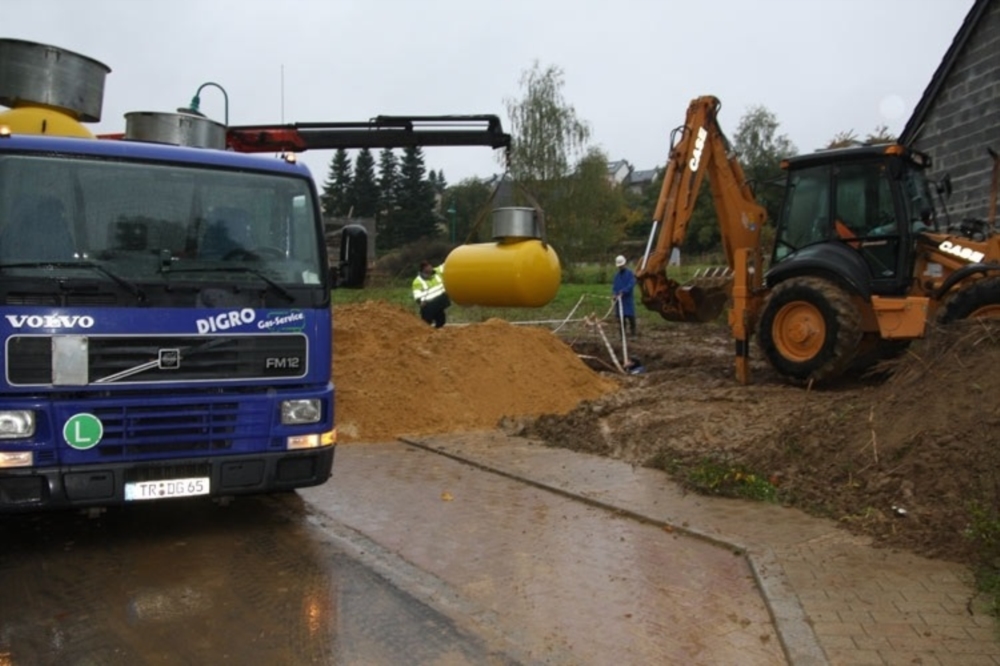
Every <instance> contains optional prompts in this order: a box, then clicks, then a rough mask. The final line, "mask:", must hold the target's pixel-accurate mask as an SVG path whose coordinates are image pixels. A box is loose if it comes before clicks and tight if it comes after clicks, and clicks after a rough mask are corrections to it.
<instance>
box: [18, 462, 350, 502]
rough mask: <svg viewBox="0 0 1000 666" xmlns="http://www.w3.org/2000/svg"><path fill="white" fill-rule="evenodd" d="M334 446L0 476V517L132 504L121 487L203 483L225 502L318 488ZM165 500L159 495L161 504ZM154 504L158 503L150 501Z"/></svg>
mask: <svg viewBox="0 0 1000 666" xmlns="http://www.w3.org/2000/svg"><path fill="white" fill-rule="evenodd" d="M334 448H335V447H334V446H326V447H323V448H319V449H309V450H302V451H289V452H285V451H281V452H274V453H258V454H250V455H233V456H225V457H215V458H186V459H178V460H165V461H160V462H150V461H146V462H142V463H113V464H107V465H86V466H74V467H42V468H30V469H23V470H21V469H8V470H4V471H3V472H2V473H0V513H14V512H27V511H38V510H42V509H66V508H88V507H101V506H114V505H124V504H130V503H132V501H133V499H131V498H128V497H127V493H126V485H127V484H137V483H146V484H148V483H149V482H157V481H163V482H165V483H166V484H167V485H169V482H170V481H172V480H176V479H201V480H204V479H207V480H208V484H207V485H208V489H207V492H204V493H200V494H201V495H203V496H207V497H230V496H234V495H250V494H260V493H268V492H274V491H285V490H293V489H295V488H305V487H308V486H317V485H320V484H322V483H324V482H325V481H326V480H327V479H329V478H330V474H331V472H332V470H333V454H334ZM170 496H171V495H170V494H164V495H162V497H163V498H164V499H166V498H169V497H170ZM150 499H152V500H153V501H158V500H159V499H160V497H150Z"/></svg>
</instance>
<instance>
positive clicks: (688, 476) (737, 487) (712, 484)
mask: <svg viewBox="0 0 1000 666" xmlns="http://www.w3.org/2000/svg"><path fill="white" fill-rule="evenodd" d="M684 480H685V481H686V483H688V484H689V485H690V486H692V487H693V488H694V489H695V490H697V491H699V492H702V493H705V494H708V495H720V496H722V497H736V498H740V499H751V500H757V501H760V502H774V501H777V496H778V489H777V488H776V487H775V486H774V485H773V484H772V483H771V482H770V481H768V480H767V478H766V477H764V476H762V475H760V474H756V473H754V472H752V471H751V470H749V469H747V468H746V467H744V466H742V465H731V464H726V463H721V462H719V461H715V460H703V461H702V462H701V463H699V464H698V465H695V466H694V467H692V468H691V469H689V470H687V471H686V472H685V474H684Z"/></svg>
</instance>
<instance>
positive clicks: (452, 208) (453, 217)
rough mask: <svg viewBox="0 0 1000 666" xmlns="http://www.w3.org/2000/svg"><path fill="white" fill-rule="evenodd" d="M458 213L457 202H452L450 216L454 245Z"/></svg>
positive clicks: (449, 208) (449, 210)
mask: <svg viewBox="0 0 1000 666" xmlns="http://www.w3.org/2000/svg"><path fill="white" fill-rule="evenodd" d="M456 213H458V211H457V210H455V202H452V203H451V205H449V206H448V214H449V215H451V244H452V245H454V244H455V214H456Z"/></svg>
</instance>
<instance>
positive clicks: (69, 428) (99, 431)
mask: <svg viewBox="0 0 1000 666" xmlns="http://www.w3.org/2000/svg"><path fill="white" fill-rule="evenodd" d="M102 437H104V424H102V423H101V420H100V419H99V418H97V417H96V416H94V415H93V414H74V415H73V416H71V417H70V418H69V420H67V421H66V425H64V426H63V439H65V440H66V443H67V444H69V445H70V446H72V447H73V448H74V449H79V450H80V451H86V450H87V449H92V448H94V447H95V446H97V443H98V442H100V441H101V438H102Z"/></svg>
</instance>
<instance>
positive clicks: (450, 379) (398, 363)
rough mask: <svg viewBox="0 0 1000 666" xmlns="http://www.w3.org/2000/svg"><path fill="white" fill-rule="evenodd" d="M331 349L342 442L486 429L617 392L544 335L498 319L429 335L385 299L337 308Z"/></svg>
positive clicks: (423, 326)
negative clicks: (506, 418)
mask: <svg viewBox="0 0 1000 666" xmlns="http://www.w3.org/2000/svg"><path fill="white" fill-rule="evenodd" d="M333 352H334V353H333V359H334V360H333V380H334V385H335V386H336V390H337V394H336V396H337V402H336V421H337V434H338V439H339V440H340V441H344V442H350V441H365V442H376V441H385V440H387V439H395V438H397V437H401V436H404V435H426V434H433V433H447V432H458V431H463V430H483V429H489V428H494V427H496V426H497V424H498V422H499V421H500V420H501V419H502V418H504V417H525V416H537V415H540V414H564V413H566V412H568V411H569V410H571V409H573V408H574V407H576V405H577V404H579V403H580V402H581V401H583V400H591V399H596V398H598V397H600V396H602V395H604V394H606V393H608V392H610V391H614V390H615V389H617V388H618V383H617V382H616V381H614V380H613V379H610V378H608V377H603V376H601V375H599V374H598V373H596V372H594V371H593V370H591V369H590V368H588V367H587V366H586V365H585V364H584V363H583V362H582V361H581V360H580V359H579V358H578V357H577V355H576V354H575V353H574V352H573V351H572V349H570V348H569V347H568V346H566V344H564V343H563V342H562V341H561V340H560V339H559V338H558V337H556V336H555V335H554V334H552V333H551V332H549V331H546V330H541V329H537V328H527V327H521V326H515V325H513V324H509V323H506V322H503V321H500V320H490V321H487V322H485V323H481V324H470V325H468V326H446V327H445V328H442V329H434V328H432V327H430V326H428V325H427V324H425V323H424V322H423V321H422V320H421V319H420V318H419V317H418V316H417V315H416V313H414V312H409V311H407V310H404V309H402V308H400V307H398V306H394V305H390V304H387V303H384V302H372V301H369V302H366V303H363V304H359V305H344V306H339V307H337V308H336V309H335V311H334V324H333Z"/></svg>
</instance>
